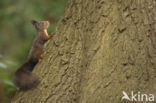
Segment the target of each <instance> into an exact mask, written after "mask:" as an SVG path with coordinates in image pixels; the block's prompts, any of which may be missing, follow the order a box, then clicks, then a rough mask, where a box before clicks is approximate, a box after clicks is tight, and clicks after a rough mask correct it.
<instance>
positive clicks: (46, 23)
mask: <svg viewBox="0 0 156 103" xmlns="http://www.w3.org/2000/svg"><path fill="white" fill-rule="evenodd" d="M31 23H32V24H33V25H34V26H35V28H36V29H37V30H45V29H47V28H48V27H49V24H50V23H49V21H36V20H31Z"/></svg>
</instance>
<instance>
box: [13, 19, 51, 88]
mask: <svg viewBox="0 0 156 103" xmlns="http://www.w3.org/2000/svg"><path fill="white" fill-rule="evenodd" d="M31 23H32V24H33V25H34V27H35V28H36V30H37V35H36V37H35V40H34V42H33V44H32V48H31V49H30V52H29V55H28V59H27V60H26V62H25V63H24V64H23V65H22V66H21V67H20V68H19V69H18V70H17V71H16V72H15V74H14V83H15V85H16V86H17V87H19V88H20V89H23V90H25V89H30V88H32V87H34V86H36V85H37V84H38V83H39V81H38V79H37V78H36V77H35V75H33V74H32V70H33V69H34V67H35V65H36V64H37V63H38V61H39V59H41V58H42V57H43V47H44V44H45V43H46V42H47V41H48V40H49V39H50V38H51V35H48V33H47V28H48V27H49V24H50V23H49V21H36V20H32V21H31Z"/></svg>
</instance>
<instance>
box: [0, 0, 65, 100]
mask: <svg viewBox="0 0 156 103" xmlns="http://www.w3.org/2000/svg"><path fill="white" fill-rule="evenodd" d="M66 3H67V0H1V1H0V89H1V88H3V89H2V91H3V96H4V100H5V103H9V99H8V97H9V95H10V94H12V92H13V91H15V90H16V87H15V86H14V84H13V83H12V76H13V73H14V72H15V70H16V69H17V68H19V67H20V66H21V65H22V64H23V63H24V61H25V60H26V58H27V55H28V52H29V49H30V48H31V44H32V41H33V39H34V36H35V34H36V31H35V29H34V27H33V26H32V24H31V23H30V20H32V19H34V20H49V21H50V22H51V25H50V27H49V29H48V32H49V34H50V33H51V32H52V31H53V30H54V28H55V25H56V24H57V22H58V20H59V18H60V16H61V15H62V13H63V12H64V8H65V5H66ZM0 95H1V94H0ZM0 98H1V97H0ZM0 102H1V101H0Z"/></svg>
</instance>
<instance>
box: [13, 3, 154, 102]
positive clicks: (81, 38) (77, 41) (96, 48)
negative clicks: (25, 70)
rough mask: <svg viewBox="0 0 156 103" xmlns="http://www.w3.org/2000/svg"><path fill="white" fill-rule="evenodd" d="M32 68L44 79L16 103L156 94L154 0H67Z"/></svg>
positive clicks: (19, 95) (21, 94) (104, 99)
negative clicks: (65, 6) (63, 11)
mask: <svg viewBox="0 0 156 103" xmlns="http://www.w3.org/2000/svg"><path fill="white" fill-rule="evenodd" d="M33 73H35V74H36V75H37V76H38V78H39V79H40V84H39V85H38V86H37V87H36V88H34V89H31V90H28V91H20V92H18V93H17V94H16V95H15V97H14V98H13V100H12V103H121V102H122V103H132V101H129V100H123V101H121V98H122V96H123V94H122V92H123V91H125V92H126V93H127V94H128V95H130V93H131V91H133V92H134V93H137V94H140V95H141V93H143V94H145V93H146V94H153V95H156V1H155V0H69V3H68V6H67V9H66V11H65V13H64V15H63V17H62V19H61V20H60V21H59V23H58V25H57V28H56V34H55V36H54V37H53V38H52V39H51V40H50V41H49V43H47V45H46V49H45V57H44V58H43V59H42V60H41V61H40V62H39V63H38V64H37V66H36V67H35V70H34V71H33ZM155 101H156V100H155ZM134 102H135V101H134ZM144 103H146V101H144Z"/></svg>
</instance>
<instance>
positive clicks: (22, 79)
mask: <svg viewBox="0 0 156 103" xmlns="http://www.w3.org/2000/svg"><path fill="white" fill-rule="evenodd" d="M35 65H36V63H33V62H31V61H28V62H26V63H24V64H23V65H22V66H21V67H20V68H19V69H18V70H17V71H16V72H15V75H14V83H15V85H16V86H18V87H19V88H20V89H23V90H26V89H30V88H32V87H35V86H36V85H37V84H38V83H39V81H38V79H37V78H36V77H35V76H34V75H33V74H32V73H31V71H32V70H33V68H34V67H35Z"/></svg>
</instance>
